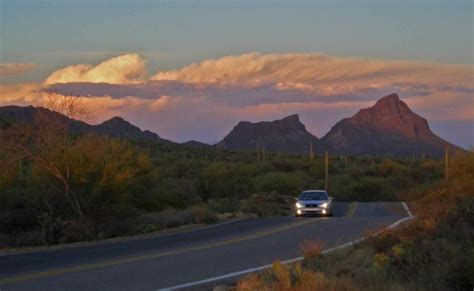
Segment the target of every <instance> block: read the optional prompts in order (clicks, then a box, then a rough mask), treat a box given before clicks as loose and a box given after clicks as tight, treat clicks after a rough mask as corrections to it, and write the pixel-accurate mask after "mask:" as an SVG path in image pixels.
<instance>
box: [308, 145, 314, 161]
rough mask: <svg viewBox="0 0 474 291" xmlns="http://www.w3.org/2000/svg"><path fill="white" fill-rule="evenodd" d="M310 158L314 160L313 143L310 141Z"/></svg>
mask: <svg viewBox="0 0 474 291" xmlns="http://www.w3.org/2000/svg"><path fill="white" fill-rule="evenodd" d="M309 160H310V161H313V160H314V152H313V143H310V145H309Z"/></svg>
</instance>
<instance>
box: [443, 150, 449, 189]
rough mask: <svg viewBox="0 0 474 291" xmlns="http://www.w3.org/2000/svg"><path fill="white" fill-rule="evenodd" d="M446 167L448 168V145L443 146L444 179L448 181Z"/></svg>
mask: <svg viewBox="0 0 474 291" xmlns="http://www.w3.org/2000/svg"><path fill="white" fill-rule="evenodd" d="M448 169H449V148H448V145H446V146H445V148H444V180H445V181H448V174H449V173H448Z"/></svg>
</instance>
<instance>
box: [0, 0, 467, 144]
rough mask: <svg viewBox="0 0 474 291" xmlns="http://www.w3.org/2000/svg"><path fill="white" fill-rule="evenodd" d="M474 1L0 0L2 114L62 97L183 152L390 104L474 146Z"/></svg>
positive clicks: (327, 123)
mask: <svg viewBox="0 0 474 291" xmlns="http://www.w3.org/2000/svg"><path fill="white" fill-rule="evenodd" d="M473 12H474V11H473V2H472V1H453V0H450V1H389V0H386V1H383V0H382V1H355V0H354V1H337V0H336V1H304V2H303V1H114V0H112V1H105V0H103V1H99V0H96V1H89V0H85V1H79V0H62V1H59V0H56V1H39V0H36V1H33V0H30V1H26V0H16V1H13V0H0V20H1V21H0V33H1V34H0V90H1V91H0V93H1V94H0V106H3V105H12V104H16V105H30V104H31V105H41V104H42V102H43V103H44V98H45V96H46V95H51V94H52V92H54V94H57V95H62V94H68V95H73V96H77V98H81V99H83V100H85V102H87V103H88V104H90V105H91V107H92V108H93V109H94V111H95V113H96V114H95V118H94V120H89V121H90V122H92V123H99V122H102V121H104V120H105V119H108V118H110V117H113V116H115V115H120V116H122V117H124V118H126V119H127V120H129V121H130V122H131V123H133V124H136V125H138V126H139V127H141V128H142V129H149V130H152V131H155V132H157V133H158V134H159V135H160V136H163V137H165V138H169V139H171V140H175V141H178V142H182V141H186V140H191V139H194V140H199V141H203V142H209V143H214V142H217V141H219V140H220V139H222V138H223V137H224V135H225V134H226V133H227V132H228V131H229V130H231V129H232V127H233V126H234V125H235V124H236V123H237V122H238V121H240V120H250V121H260V120H273V119H279V118H282V117H284V116H286V115H290V114H293V113H298V114H300V117H301V119H302V121H303V123H305V124H306V126H307V128H308V130H310V131H311V132H312V133H314V134H315V135H316V136H318V137H321V136H323V135H324V134H325V133H326V132H327V131H328V130H329V129H330V127H331V126H332V125H334V124H335V123H336V122H337V121H339V120H340V119H341V118H344V117H348V116H351V115H353V114H355V113H356V112H357V111H358V110H359V109H360V108H365V107H369V106H371V105H372V104H373V103H374V102H375V101H376V100H377V99H379V98H381V97H383V96H384V95H387V94H390V93H398V94H399V95H400V97H401V98H402V99H403V100H404V101H405V102H406V103H407V104H408V105H409V106H410V107H411V108H412V109H413V110H414V111H415V112H417V113H419V114H420V115H422V116H423V117H425V118H427V119H428V121H429V122H430V125H431V128H432V129H433V131H434V132H435V133H437V134H439V135H440V136H442V137H443V138H445V139H447V140H449V141H451V142H454V143H456V144H458V145H460V146H463V147H469V146H470V145H473V144H474V132H473V130H474V129H473V128H474V104H473V102H474V101H473V92H474V68H473V66H474V65H473V59H474V55H473V54H474V52H473V42H474V37H473Z"/></svg>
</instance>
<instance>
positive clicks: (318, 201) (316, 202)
mask: <svg viewBox="0 0 474 291" xmlns="http://www.w3.org/2000/svg"><path fill="white" fill-rule="evenodd" d="M298 203H300V204H304V205H307V204H318V205H319V204H323V203H329V200H298Z"/></svg>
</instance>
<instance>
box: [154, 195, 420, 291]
mask: <svg viewBox="0 0 474 291" xmlns="http://www.w3.org/2000/svg"><path fill="white" fill-rule="evenodd" d="M402 205H403V208H404V209H405V211H406V212H407V214H408V216H407V217H405V218H402V219H400V220H397V221H395V222H394V223H392V224H390V225H389V226H387V227H385V229H393V228H396V227H397V226H399V225H400V224H401V223H403V222H405V221H408V220H410V219H413V218H415V216H413V214H412V213H411V211H410V209H408V206H407V204H406V203H405V202H402ZM382 231H383V229H382V230H379V231H377V232H375V233H374V234H372V235H370V236H376V235H378V234H379V233H381V232H382ZM366 239H367V238H366V237H361V238H359V239H356V240H353V241H350V242H347V243H345V244H342V245H339V246H337V247H333V248H329V249H326V250H324V251H322V252H321V253H322V254H327V253H330V252H333V251H335V250H339V249H343V248H347V247H350V246H353V245H355V244H358V243H360V242H363V241H364V240H366ZM303 259H304V257H297V258H293V259H288V260H285V261H282V262H281V263H282V264H291V263H295V262H299V261H302V260H303ZM271 267H272V264H268V265H264V266H260V267H256V268H251V269H246V270H242V271H237V272H233V273H229V274H225V275H221V276H217V277H212V278H208V279H203V280H199V281H194V282H191V283H186V284H182V285H176V286H172V287H167V288H161V289H157V290H160V291H170V290H178V289H182V288H189V287H193V286H198V285H202V284H206V283H211V282H215V281H219V280H222V279H227V278H232V277H237V276H240V275H245V274H248V273H253V272H257V271H262V270H265V269H269V268H271Z"/></svg>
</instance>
